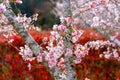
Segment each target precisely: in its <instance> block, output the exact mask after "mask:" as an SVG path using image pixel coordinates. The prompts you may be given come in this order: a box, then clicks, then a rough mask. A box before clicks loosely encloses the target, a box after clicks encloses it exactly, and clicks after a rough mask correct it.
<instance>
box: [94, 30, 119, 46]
mask: <svg viewBox="0 0 120 80" xmlns="http://www.w3.org/2000/svg"><path fill="white" fill-rule="evenodd" d="M94 29H95V30H97V31H98V32H100V33H101V34H103V35H104V36H106V37H107V38H108V40H110V41H112V42H114V43H115V44H116V45H118V46H120V41H119V40H118V39H116V37H114V36H111V35H110V34H108V33H107V32H105V31H104V30H103V29H101V28H94Z"/></svg>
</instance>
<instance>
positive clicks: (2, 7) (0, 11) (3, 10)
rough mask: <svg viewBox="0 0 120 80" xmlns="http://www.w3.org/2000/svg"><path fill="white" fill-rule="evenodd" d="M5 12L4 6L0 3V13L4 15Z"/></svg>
mask: <svg viewBox="0 0 120 80" xmlns="http://www.w3.org/2000/svg"><path fill="white" fill-rule="evenodd" d="M5 11H6V6H5V5H4V4H3V3H0V13H4V12H5Z"/></svg>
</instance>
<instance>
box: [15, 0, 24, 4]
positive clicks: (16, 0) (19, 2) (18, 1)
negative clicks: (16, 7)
mask: <svg viewBox="0 0 120 80" xmlns="http://www.w3.org/2000/svg"><path fill="white" fill-rule="evenodd" d="M14 3H18V4H22V0H15V1H14Z"/></svg>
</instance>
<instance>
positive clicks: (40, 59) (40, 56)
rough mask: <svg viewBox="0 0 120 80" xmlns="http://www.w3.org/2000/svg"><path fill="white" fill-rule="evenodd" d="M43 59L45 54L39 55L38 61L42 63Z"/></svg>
mask: <svg viewBox="0 0 120 80" xmlns="http://www.w3.org/2000/svg"><path fill="white" fill-rule="evenodd" d="M42 57H43V53H39V55H38V56H37V61H38V62H42Z"/></svg>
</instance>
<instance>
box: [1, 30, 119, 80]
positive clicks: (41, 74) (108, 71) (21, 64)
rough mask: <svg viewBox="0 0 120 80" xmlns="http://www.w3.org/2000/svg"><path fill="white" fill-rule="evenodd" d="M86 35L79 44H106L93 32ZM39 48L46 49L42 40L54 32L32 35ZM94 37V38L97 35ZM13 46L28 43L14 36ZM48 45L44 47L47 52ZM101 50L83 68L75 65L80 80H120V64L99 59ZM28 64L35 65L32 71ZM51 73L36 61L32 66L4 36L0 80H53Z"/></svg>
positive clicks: (91, 55)
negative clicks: (99, 41) (97, 42)
mask: <svg viewBox="0 0 120 80" xmlns="http://www.w3.org/2000/svg"><path fill="white" fill-rule="evenodd" d="M84 30H85V32H84V34H83V35H82V37H81V38H80V39H79V41H78V43H80V44H85V43H86V42H88V41H92V40H98V39H99V40H106V38H105V37H104V36H103V35H100V34H99V33H97V32H96V31H94V30H92V29H84ZM29 32H30V34H31V35H32V36H33V37H34V39H35V40H36V41H37V42H38V44H40V45H42V39H43V38H44V37H49V36H50V31H42V32H38V31H34V30H32V31H29ZM93 34H94V35H93ZM11 38H14V42H13V45H14V46H16V47H18V48H19V47H20V46H24V44H25V43H24V41H23V40H22V39H21V37H20V36H18V35H16V36H12V37H11ZM46 45H47V44H44V45H42V47H43V48H45V46H46ZM103 50H104V49H101V50H94V49H93V50H90V51H89V55H87V56H86V57H85V58H84V59H83V61H82V62H81V64H78V65H75V68H76V73H77V77H78V80H84V79H85V78H86V77H87V78H90V79H91V80H120V62H118V61H116V60H115V59H110V60H108V59H105V58H99V54H100V53H102V52H103ZM28 63H31V65H32V69H31V70H28V67H27V65H28ZM51 79H52V76H51V75H50V73H49V71H47V69H46V68H45V67H44V66H43V65H42V63H38V62H37V61H36V60H34V61H32V62H28V61H23V60H22V58H21V56H20V55H19V54H18V51H17V50H16V49H15V48H14V47H13V46H11V45H9V44H8V43H7V42H6V39H5V38H4V37H3V36H2V35H0V80H51Z"/></svg>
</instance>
